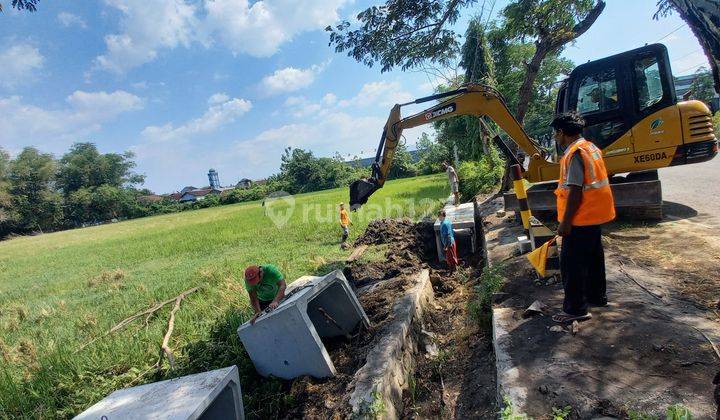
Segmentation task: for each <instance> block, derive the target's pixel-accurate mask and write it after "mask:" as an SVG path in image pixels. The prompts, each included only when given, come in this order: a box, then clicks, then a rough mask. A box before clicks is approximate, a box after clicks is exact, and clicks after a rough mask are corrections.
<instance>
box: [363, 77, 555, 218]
mask: <svg viewBox="0 0 720 420" xmlns="http://www.w3.org/2000/svg"><path fill="white" fill-rule="evenodd" d="M444 98H447V99H444ZM440 99H444V100H443V101H442V102H440V103H439V104H436V105H434V106H432V107H430V108H428V109H426V110H424V111H421V112H418V113H416V114H413V115H410V116H408V117H405V118H401V116H400V108H401V107H403V106H406V105H411V104H420V103H424V102H429V101H436V100H440ZM458 115H474V116H477V117H480V116H488V117H490V118H492V119H493V121H495V123H497V124H498V125H499V126H500V127H501V128H502V129H503V130H504V131H505V132H506V133H507V134H508V135H509V136H510V137H511V138H512V139H513V141H514V142H515V143H517V145H518V146H519V147H520V149H522V150H523V152H525V154H526V155H528V156H530V166H529V172H530V171H532V172H534V173H536V174H537V176H531V175H530V174H529V173H528V174H527V175H526V176H528V177H529V178H530V179H538V177H539V175H540V173H541V172H542V171H541V169H540V168H541V167H545V166H552V165H554V164H553V163H552V162H549V161H547V160H545V158H544V157H543V154H542V151H541V149H540V148H539V147H538V145H537V144H536V143H535V142H534V141H533V140H532V139H531V138H530V136H528V135H527V133H526V132H525V130H524V129H523V127H522V125H521V124H520V123H519V122H518V121H517V120H516V119H515V117H514V116H513V115H512V113H511V112H510V110H509V109H508V107H507V105H506V104H505V101H504V100H503V98H502V95H500V93H498V92H497V91H496V90H495V89H493V88H491V87H489V86H485V85H475V84H469V85H465V86H463V87H461V88H459V89H456V90H453V91H449V92H443V93H439V94H437V95H432V96H427V97H424V98H419V99H416V100H415V101H412V102H408V103H404V104H398V105H395V106H394V107H393V108H392V110H391V111H390V116H389V117H388V120H387V122H386V123H385V128H384V130H383V134H382V137H381V139H380V145H379V147H378V150H377V155H376V156H375V161H374V162H373V165H372V175H371V176H370V177H369V178H365V179H360V180H357V181H355V182H353V183H352V184H350V208H351V209H353V210H355V209H357V208H358V207H359V206H361V205H363V204H365V203H366V202H367V200H368V198H369V197H370V196H371V195H372V194H373V193H374V192H375V191H377V190H378V189H380V188H382V187H383V185H384V184H385V180H386V179H387V174H388V172H389V171H390V167H391V166H392V161H393V158H394V156H395V150H396V149H397V146H398V143H399V141H400V138H401V136H402V131H403V130H404V129H406V128H413V127H418V126H420V125H423V124H430V123H433V122H436V121H439V120H444V119H447V118H451V117H454V116H458Z"/></svg>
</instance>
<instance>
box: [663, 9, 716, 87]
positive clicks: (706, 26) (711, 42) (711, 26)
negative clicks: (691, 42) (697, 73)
mask: <svg viewBox="0 0 720 420" xmlns="http://www.w3.org/2000/svg"><path fill="white" fill-rule="evenodd" d="M670 3H671V4H672V5H673V6H674V8H675V10H677V12H678V13H679V14H680V17H681V18H682V20H684V21H685V22H687V24H688V26H690V29H691V30H692V32H693V34H695V37H696V38H697V39H698V41H699V42H700V45H701V46H702V48H703V50H704V51H705V55H706V56H707V59H708V61H709V62H710V68H711V70H712V74H713V79H714V81H715V91H716V92H718V93H720V2H718V0H670Z"/></svg>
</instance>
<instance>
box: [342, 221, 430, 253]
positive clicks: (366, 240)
mask: <svg viewBox="0 0 720 420" xmlns="http://www.w3.org/2000/svg"><path fill="white" fill-rule="evenodd" d="M388 243H392V244H393V245H394V246H395V247H397V248H401V249H405V248H408V249H410V250H411V251H412V252H413V253H415V254H416V255H417V256H418V257H419V258H421V259H422V260H430V259H432V257H433V255H434V253H435V231H434V230H433V221H432V220H430V219H424V220H422V221H420V222H414V221H412V220H411V219H407V218H403V219H379V220H373V221H372V222H370V224H368V227H367V229H366V230H365V233H363V235H362V236H360V237H359V238H358V239H357V240H356V241H355V244H354V245H355V246H360V245H381V244H388Z"/></svg>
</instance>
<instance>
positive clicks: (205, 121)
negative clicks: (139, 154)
mask: <svg viewBox="0 0 720 420" xmlns="http://www.w3.org/2000/svg"><path fill="white" fill-rule="evenodd" d="M222 95H223V94H215V95H213V96H211V97H210V99H209V100H208V103H209V104H210V107H209V108H208V110H207V111H205V113H204V114H203V115H202V116H201V117H199V118H195V119H193V120H190V121H188V122H186V123H184V124H182V125H180V126H178V127H175V126H173V124H172V123H167V124H165V125H162V126H153V125H151V126H148V127H145V129H143V131H142V136H143V137H145V138H147V139H148V140H150V141H152V142H164V141H177V140H185V139H187V138H189V137H190V136H192V135H195V134H198V133H210V132H213V131H216V130H217V129H219V128H221V127H223V126H225V125H227V124H230V123H232V122H234V121H235V120H236V119H237V118H239V117H240V116H242V115H243V114H245V113H246V112H248V111H250V108H252V104H251V103H250V101H248V100H245V99H239V98H232V99H230V98H229V97H227V95H225V97H224V98H222V97H221V96H222ZM220 99H224V101H219V100H220Z"/></svg>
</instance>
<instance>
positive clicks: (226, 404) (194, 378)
mask: <svg viewBox="0 0 720 420" xmlns="http://www.w3.org/2000/svg"><path fill="white" fill-rule="evenodd" d="M103 418H104V419H108V420H113V419H128V420H134V419H138V420H139V419H166V420H194V419H202V420H211V419H212V420H215V419H217V420H220V419H236V420H240V419H244V418H245V414H244V412H243V404H242V393H241V390H240V378H239V377H238V369H237V366H230V367H227V368H224V369H218V370H213V371H210V372H203V373H198V374H195V375H189V376H183V377H180V378H175V379H170V380H167V381H162V382H155V383H152V384H146V385H140V386H136V387H132V388H126V389H121V390H118V391H115V392H113V393H112V394H110V395H108V396H107V397H106V398H105V399H103V400H102V401H100V402H98V403H97V404H95V405H93V406H92V407H90V408H88V409H87V410H85V411H84V412H82V413H81V414H80V415H78V416H77V417H75V419H76V420H86V419H87V420H90V419H92V420H98V419H103Z"/></svg>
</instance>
